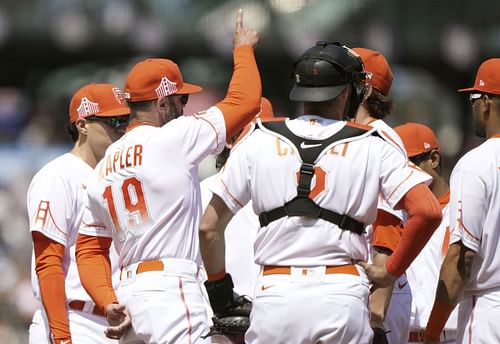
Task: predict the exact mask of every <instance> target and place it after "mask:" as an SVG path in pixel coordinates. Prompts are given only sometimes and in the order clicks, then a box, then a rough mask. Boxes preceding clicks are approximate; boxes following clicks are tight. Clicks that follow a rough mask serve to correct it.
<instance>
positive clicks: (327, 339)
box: [245, 276, 371, 344]
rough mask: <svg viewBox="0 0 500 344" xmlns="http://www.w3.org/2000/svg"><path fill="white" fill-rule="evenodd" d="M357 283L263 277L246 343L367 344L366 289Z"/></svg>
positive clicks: (368, 328) (256, 294) (253, 308)
mask: <svg viewBox="0 0 500 344" xmlns="http://www.w3.org/2000/svg"><path fill="white" fill-rule="evenodd" d="M268 277H272V278H268ZM357 284H358V285H356V282H354V283H353V282H349V283H345V282H343V281H337V282H336V283H331V282H330V281H324V282H320V281H303V282H302V281H299V282H298V281H290V280H287V279H286V277H285V278H283V276H281V277H277V278H275V277H273V276H267V277H264V278H262V279H261V281H260V282H259V283H258V284H257V289H256V292H255V297H254V301H253V307H252V313H251V315H250V328H249V330H248V331H247V334H246V336H245V340H246V342H247V343H252V344H254V343H266V344H267V343H352V344H354V343H356V344H358V343H364V342H366V343H368V342H369V341H370V339H371V330H370V327H369V325H368V309H367V307H366V294H367V293H368V289H367V287H366V286H361V285H359V283H357Z"/></svg>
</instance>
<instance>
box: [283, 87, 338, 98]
mask: <svg viewBox="0 0 500 344" xmlns="http://www.w3.org/2000/svg"><path fill="white" fill-rule="evenodd" d="M346 86H347V85H337V86H325V87H303V86H298V85H294V86H293V88H292V90H291V91H290V95H289V98H290V100H293V101H296V102H324V101H327V100H330V99H333V98H335V97H336V96H338V95H339V94H340V92H342V90H343V89H344V88H346Z"/></svg>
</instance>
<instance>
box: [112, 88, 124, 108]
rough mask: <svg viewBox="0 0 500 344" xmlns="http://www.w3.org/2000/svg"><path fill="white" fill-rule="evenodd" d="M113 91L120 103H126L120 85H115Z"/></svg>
mask: <svg viewBox="0 0 500 344" xmlns="http://www.w3.org/2000/svg"><path fill="white" fill-rule="evenodd" d="M112 91H113V94H114V95H115V99H116V101H117V102H118V103H120V104H124V103H125V98H124V97H123V93H122V90H120V89H119V88H118V87H113V88H112Z"/></svg>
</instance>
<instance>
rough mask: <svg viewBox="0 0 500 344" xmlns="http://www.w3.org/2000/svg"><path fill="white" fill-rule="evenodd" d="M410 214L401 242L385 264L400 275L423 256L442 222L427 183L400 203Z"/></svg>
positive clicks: (437, 205) (394, 274)
mask: <svg viewBox="0 0 500 344" xmlns="http://www.w3.org/2000/svg"><path fill="white" fill-rule="evenodd" d="M399 205H401V206H402V208H403V209H405V210H406V211H407V213H408V221H407V222H406V224H405V228H404V230H403V233H402V236H401V241H400V243H399V245H398V247H397V248H396V250H395V251H394V253H393V254H392V255H391V257H390V258H389V259H388V260H387V262H386V269H387V271H388V272H389V273H390V274H392V275H393V276H396V277H399V276H401V275H402V274H403V273H404V272H405V271H406V269H407V268H408V267H409V266H410V264H411V263H412V262H413V260H414V259H415V257H416V256H417V255H418V254H419V253H420V251H421V250H422V248H423V247H424V246H425V244H426V243H427V241H428V240H429V239H430V237H431V236H432V234H433V233H434V231H435V230H436V228H437V227H438V226H439V224H440V222H441V218H442V215H441V209H440V207H439V203H438V201H437V200H436V198H435V197H434V196H433V194H432V192H431V191H430V190H429V188H428V187H427V186H425V185H424V184H419V185H416V186H415V187H413V188H412V189H411V190H410V191H408V193H407V194H406V195H405V196H404V197H403V199H402V200H401V201H400V202H399Z"/></svg>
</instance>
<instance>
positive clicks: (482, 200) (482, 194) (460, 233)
mask: <svg viewBox="0 0 500 344" xmlns="http://www.w3.org/2000/svg"><path fill="white" fill-rule="evenodd" d="M450 190H451V194H450V228H451V239H450V243H454V242H458V241H460V240H461V241H462V242H463V244H464V245H465V246H467V247H468V248H470V249H471V250H473V251H475V252H477V251H478V250H479V248H480V245H481V237H482V234H483V228H482V224H483V223H484V220H485V217H486V212H487V210H488V201H489V200H488V194H487V190H486V184H485V183H484V181H483V180H482V179H481V178H480V177H479V176H477V175H476V174H474V173H472V172H470V171H466V170H464V169H462V168H460V166H457V168H456V169H455V170H454V171H453V173H452V175H451V179H450Z"/></svg>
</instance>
